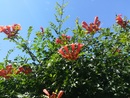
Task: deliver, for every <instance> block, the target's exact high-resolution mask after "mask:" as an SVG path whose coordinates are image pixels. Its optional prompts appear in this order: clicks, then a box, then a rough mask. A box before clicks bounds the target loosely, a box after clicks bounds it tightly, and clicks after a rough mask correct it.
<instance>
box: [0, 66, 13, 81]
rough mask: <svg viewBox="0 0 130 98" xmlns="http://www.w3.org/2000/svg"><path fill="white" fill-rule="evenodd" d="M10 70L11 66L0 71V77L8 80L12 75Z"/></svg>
mask: <svg viewBox="0 0 130 98" xmlns="http://www.w3.org/2000/svg"><path fill="white" fill-rule="evenodd" d="M12 70H13V68H12V65H7V66H6V68H5V69H1V70H0V76H1V77H4V78H6V79H8V78H10V74H12V73H13V72H12Z"/></svg>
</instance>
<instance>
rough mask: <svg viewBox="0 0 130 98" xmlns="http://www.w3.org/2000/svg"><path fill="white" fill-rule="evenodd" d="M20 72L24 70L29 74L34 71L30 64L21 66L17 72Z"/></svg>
mask: <svg viewBox="0 0 130 98" xmlns="http://www.w3.org/2000/svg"><path fill="white" fill-rule="evenodd" d="M20 72H23V73H25V74H29V73H31V72H32V69H31V67H30V66H21V67H19V68H18V71H17V74H19V73H20Z"/></svg>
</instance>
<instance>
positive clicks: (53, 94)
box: [43, 89, 64, 98]
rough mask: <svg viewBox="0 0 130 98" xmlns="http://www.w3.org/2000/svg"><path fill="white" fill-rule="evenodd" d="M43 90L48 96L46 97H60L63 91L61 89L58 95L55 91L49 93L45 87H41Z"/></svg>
mask: <svg viewBox="0 0 130 98" xmlns="http://www.w3.org/2000/svg"><path fill="white" fill-rule="evenodd" d="M43 92H44V93H45V94H46V95H47V96H48V98H61V97H62V95H63V93H64V91H62V90H61V91H60V92H59V93H58V95H57V94H56V93H54V92H52V94H50V93H49V92H48V91H47V89H43Z"/></svg>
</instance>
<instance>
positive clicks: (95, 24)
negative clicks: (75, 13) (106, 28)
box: [82, 17, 100, 33]
mask: <svg viewBox="0 0 130 98" xmlns="http://www.w3.org/2000/svg"><path fill="white" fill-rule="evenodd" d="M99 26H100V21H99V20H98V17H95V19H94V22H93V23H90V24H89V25H88V24H87V23H86V22H85V21H83V22H82V27H83V28H85V29H86V30H87V31H86V33H95V32H96V31H98V30H100V28H99Z"/></svg>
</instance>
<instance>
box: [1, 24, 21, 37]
mask: <svg viewBox="0 0 130 98" xmlns="http://www.w3.org/2000/svg"><path fill="white" fill-rule="evenodd" d="M19 30H21V26H20V25H19V24H14V25H12V26H11V25H7V26H0V32H4V33H5V34H6V35H7V36H8V38H11V37H14V36H16V34H17V33H18V31H19Z"/></svg>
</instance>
